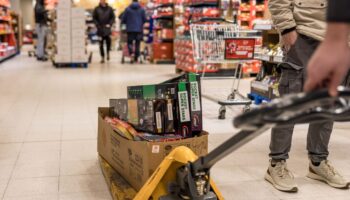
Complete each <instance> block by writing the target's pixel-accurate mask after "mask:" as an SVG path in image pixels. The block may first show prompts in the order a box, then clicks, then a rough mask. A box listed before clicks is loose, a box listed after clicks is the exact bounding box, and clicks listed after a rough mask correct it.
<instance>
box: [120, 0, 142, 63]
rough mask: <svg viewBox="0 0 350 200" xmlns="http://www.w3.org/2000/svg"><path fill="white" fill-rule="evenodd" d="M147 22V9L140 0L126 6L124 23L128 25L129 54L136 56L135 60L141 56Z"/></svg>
mask: <svg viewBox="0 0 350 200" xmlns="http://www.w3.org/2000/svg"><path fill="white" fill-rule="evenodd" d="M145 22H146V12H145V10H144V9H143V8H142V7H141V6H140V4H139V3H138V0H133V2H132V3H131V5H130V6H129V7H128V8H126V10H125V12H124V14H123V17H122V23H123V24H125V25H126V32H127V34H128V49H129V54H130V55H133V56H134V61H135V62H137V61H138V58H139V56H140V44H141V40H142V38H143V25H144V23H145ZM134 42H135V46H134ZM134 49H135V52H134Z"/></svg>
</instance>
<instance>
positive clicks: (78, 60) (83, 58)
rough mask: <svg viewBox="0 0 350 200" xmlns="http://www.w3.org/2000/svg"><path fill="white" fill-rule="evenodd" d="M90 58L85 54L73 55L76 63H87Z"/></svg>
mask: <svg viewBox="0 0 350 200" xmlns="http://www.w3.org/2000/svg"><path fill="white" fill-rule="evenodd" d="M88 60H89V58H88V56H87V55H85V56H75V55H72V61H73V62H76V63H87V62H88Z"/></svg>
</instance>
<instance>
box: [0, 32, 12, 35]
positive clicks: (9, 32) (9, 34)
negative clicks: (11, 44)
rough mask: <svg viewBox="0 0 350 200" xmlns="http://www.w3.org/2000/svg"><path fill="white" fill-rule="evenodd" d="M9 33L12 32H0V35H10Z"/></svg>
mask: <svg viewBox="0 0 350 200" xmlns="http://www.w3.org/2000/svg"><path fill="white" fill-rule="evenodd" d="M10 34H13V32H7V33H1V32H0V35H10Z"/></svg>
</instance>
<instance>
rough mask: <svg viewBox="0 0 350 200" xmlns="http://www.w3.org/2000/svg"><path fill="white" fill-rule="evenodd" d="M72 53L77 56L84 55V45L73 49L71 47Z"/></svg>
mask: <svg viewBox="0 0 350 200" xmlns="http://www.w3.org/2000/svg"><path fill="white" fill-rule="evenodd" d="M72 55H74V56H77V57H81V56H86V51H85V46H83V47H80V48H74V49H73V48H72Z"/></svg>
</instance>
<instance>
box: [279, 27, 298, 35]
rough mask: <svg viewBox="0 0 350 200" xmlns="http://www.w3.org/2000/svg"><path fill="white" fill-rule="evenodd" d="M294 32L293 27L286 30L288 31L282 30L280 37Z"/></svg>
mask: <svg viewBox="0 0 350 200" xmlns="http://www.w3.org/2000/svg"><path fill="white" fill-rule="evenodd" d="M295 30H296V27H295V26H294V27H292V28H288V29H285V30H282V32H281V35H282V36H283V35H285V34H288V33H290V32H293V31H295Z"/></svg>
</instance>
